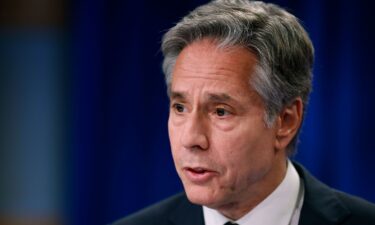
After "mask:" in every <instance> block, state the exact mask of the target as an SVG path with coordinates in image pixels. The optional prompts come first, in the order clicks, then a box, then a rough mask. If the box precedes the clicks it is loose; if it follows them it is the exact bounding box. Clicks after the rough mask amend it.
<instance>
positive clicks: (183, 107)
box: [172, 103, 185, 113]
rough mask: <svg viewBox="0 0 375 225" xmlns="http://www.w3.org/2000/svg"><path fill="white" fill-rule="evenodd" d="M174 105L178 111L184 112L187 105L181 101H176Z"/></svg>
mask: <svg viewBox="0 0 375 225" xmlns="http://www.w3.org/2000/svg"><path fill="white" fill-rule="evenodd" d="M172 107H173V109H174V110H175V111H176V112H178V113H183V112H184V111H185V106H184V105H182V104H180V103H175V104H173V105H172Z"/></svg>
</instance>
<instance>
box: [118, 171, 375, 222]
mask: <svg viewBox="0 0 375 225" xmlns="http://www.w3.org/2000/svg"><path fill="white" fill-rule="evenodd" d="M294 166H295V167H296V169H297V171H298V174H299V176H300V177H301V179H302V181H303V182H304V185H305V196H304V202H303V206H302V211H301V215H300V221H299V224H300V225H310V224H311V225H334V224H335V225H338V224H340V225H370V224H371V225H375V205H374V204H372V203H369V202H366V201H365V200H363V199H360V198H357V197H354V196H350V195H348V194H345V193H342V192H339V191H337V190H334V189H331V188H329V187H328V186H326V185H324V184H323V183H321V182H320V181H318V180H317V179H316V178H314V177H313V176H312V175H310V174H309V173H308V172H307V171H306V170H305V169H304V168H303V167H302V166H301V165H299V164H294ZM113 225H204V220H203V211H202V207H201V206H199V205H195V204H192V203H190V202H189V201H188V199H187V198H186V196H185V194H184V193H181V194H178V195H175V196H173V197H171V198H169V199H167V200H164V201H162V202H160V203H157V204H155V205H153V206H150V207H148V208H146V209H144V210H142V211H140V212H138V213H135V214H133V215H130V216H129V217H126V218H124V219H122V220H119V221H117V222H115V223H114V224H113Z"/></svg>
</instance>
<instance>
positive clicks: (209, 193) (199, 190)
mask: <svg viewBox="0 0 375 225" xmlns="http://www.w3.org/2000/svg"><path fill="white" fill-rule="evenodd" d="M184 188H185V192H186V196H187V198H188V199H189V201H190V202H192V203H194V204H197V205H204V206H207V207H210V208H215V206H217V205H218V203H219V202H220V198H219V196H216V195H215V194H214V193H215V191H214V190H212V189H211V188H208V187H205V186H198V185H184Z"/></svg>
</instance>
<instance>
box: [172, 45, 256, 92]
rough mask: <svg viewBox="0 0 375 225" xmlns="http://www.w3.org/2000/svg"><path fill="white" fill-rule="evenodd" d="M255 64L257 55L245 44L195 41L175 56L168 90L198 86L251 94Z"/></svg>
mask: <svg viewBox="0 0 375 225" xmlns="http://www.w3.org/2000/svg"><path fill="white" fill-rule="evenodd" d="M256 64H257V58H256V56H255V55H254V54H253V53H252V52H250V51H249V50H248V49H246V48H244V47H239V46H234V47H227V48H218V47H217V43H215V42H214V41H212V40H210V39H203V40H200V41H196V42H194V43H192V44H190V45H188V46H187V47H185V48H184V49H183V51H181V53H180V54H179V56H178V57H177V60H176V64H175V67H174V70H173V73H172V83H171V87H170V89H171V90H170V91H171V92H185V93H189V91H192V90H194V89H196V88H198V89H202V90H203V89H204V90H205V91H207V92H210V93H211V92H212V93H217V94H230V95H231V94H238V95H247V94H251V93H250V92H253V91H252V90H251V88H250V78H251V76H252V74H253V72H254V68H255V66H256ZM228 92H229V93H228Z"/></svg>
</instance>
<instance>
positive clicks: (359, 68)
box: [0, 0, 375, 225]
mask: <svg viewBox="0 0 375 225" xmlns="http://www.w3.org/2000/svg"><path fill="white" fill-rule="evenodd" d="M206 2H208V1H203V0H201V1H200V0H191V1H187V0H186V1H175V0H159V1H151V0H138V1H127V0H125V1H121V0H90V1H89V0H75V1H64V0H2V1H0V224H1V225H12V224H14V225H15V224H17V225H21V224H22V225H24V224H30V225H31V224H38V225H47V224H48V225H82V224H90V225H101V224H108V223H110V222H112V221H114V220H116V219H118V218H120V217H123V216H125V215H128V214H130V213H132V212H135V211H136V210H138V209H141V208H143V207H145V206H147V205H149V204H151V203H154V202H156V201H158V200H161V199H163V198H165V197H168V196H170V195H172V194H174V193H177V192H179V191H181V190H182V186H181V184H180V182H179V179H178V177H177V175H176V173H175V171H174V167H173V163H172V158H171V154H170V147H169V143H168V135H167V118H168V99H167V96H166V91H165V84H164V80H163V74H162V72H161V61H162V55H161V52H160V50H159V48H160V42H161V36H162V34H163V33H164V32H165V31H166V30H167V29H168V28H170V27H171V26H173V24H175V23H176V22H177V21H178V20H179V19H181V18H182V17H183V16H184V15H186V14H187V13H188V12H189V11H191V10H192V9H194V8H195V7H196V6H198V5H200V4H203V3H206ZM269 2H273V3H277V4H279V5H281V6H284V7H286V8H287V9H288V10H289V11H290V12H292V13H293V14H295V15H296V16H297V17H299V18H300V20H301V21H302V23H303V25H304V26H305V28H306V30H307V31H308V32H309V33H310V35H311V38H312V40H313V42H314V45H315V49H316V61H315V69H314V76H315V77H314V91H313V93H312V97H311V102H310V106H309V109H308V114H307V118H306V121H305V123H304V126H303V130H302V134H301V143H300V145H299V152H298V154H297V155H296V157H295V159H296V160H297V161H299V162H301V163H302V164H303V165H305V167H307V168H308V169H309V170H310V171H311V172H312V173H313V174H314V175H315V176H317V177H318V178H320V179H321V180H323V181H324V182H325V183H327V184H329V185H331V186H333V187H335V188H338V189H341V190H343V191H345V192H349V193H352V194H355V195H359V196H361V197H362V198H365V199H367V200H369V201H372V202H375V176H374V172H375V162H374V159H375V151H374V150H375V141H374V137H373V135H374V131H373V130H374V127H375V117H374V115H375V100H374V99H375V88H374V84H375V76H374V59H375V57H374V52H375V42H374V40H375V30H374V27H375V20H374V17H373V12H372V7H370V5H371V1H370V0H368V1H355V2H353V1H349V0H341V1H338V0H333V1H324V0H306V1H297V0H279V1H276V0H275V1H269Z"/></svg>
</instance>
